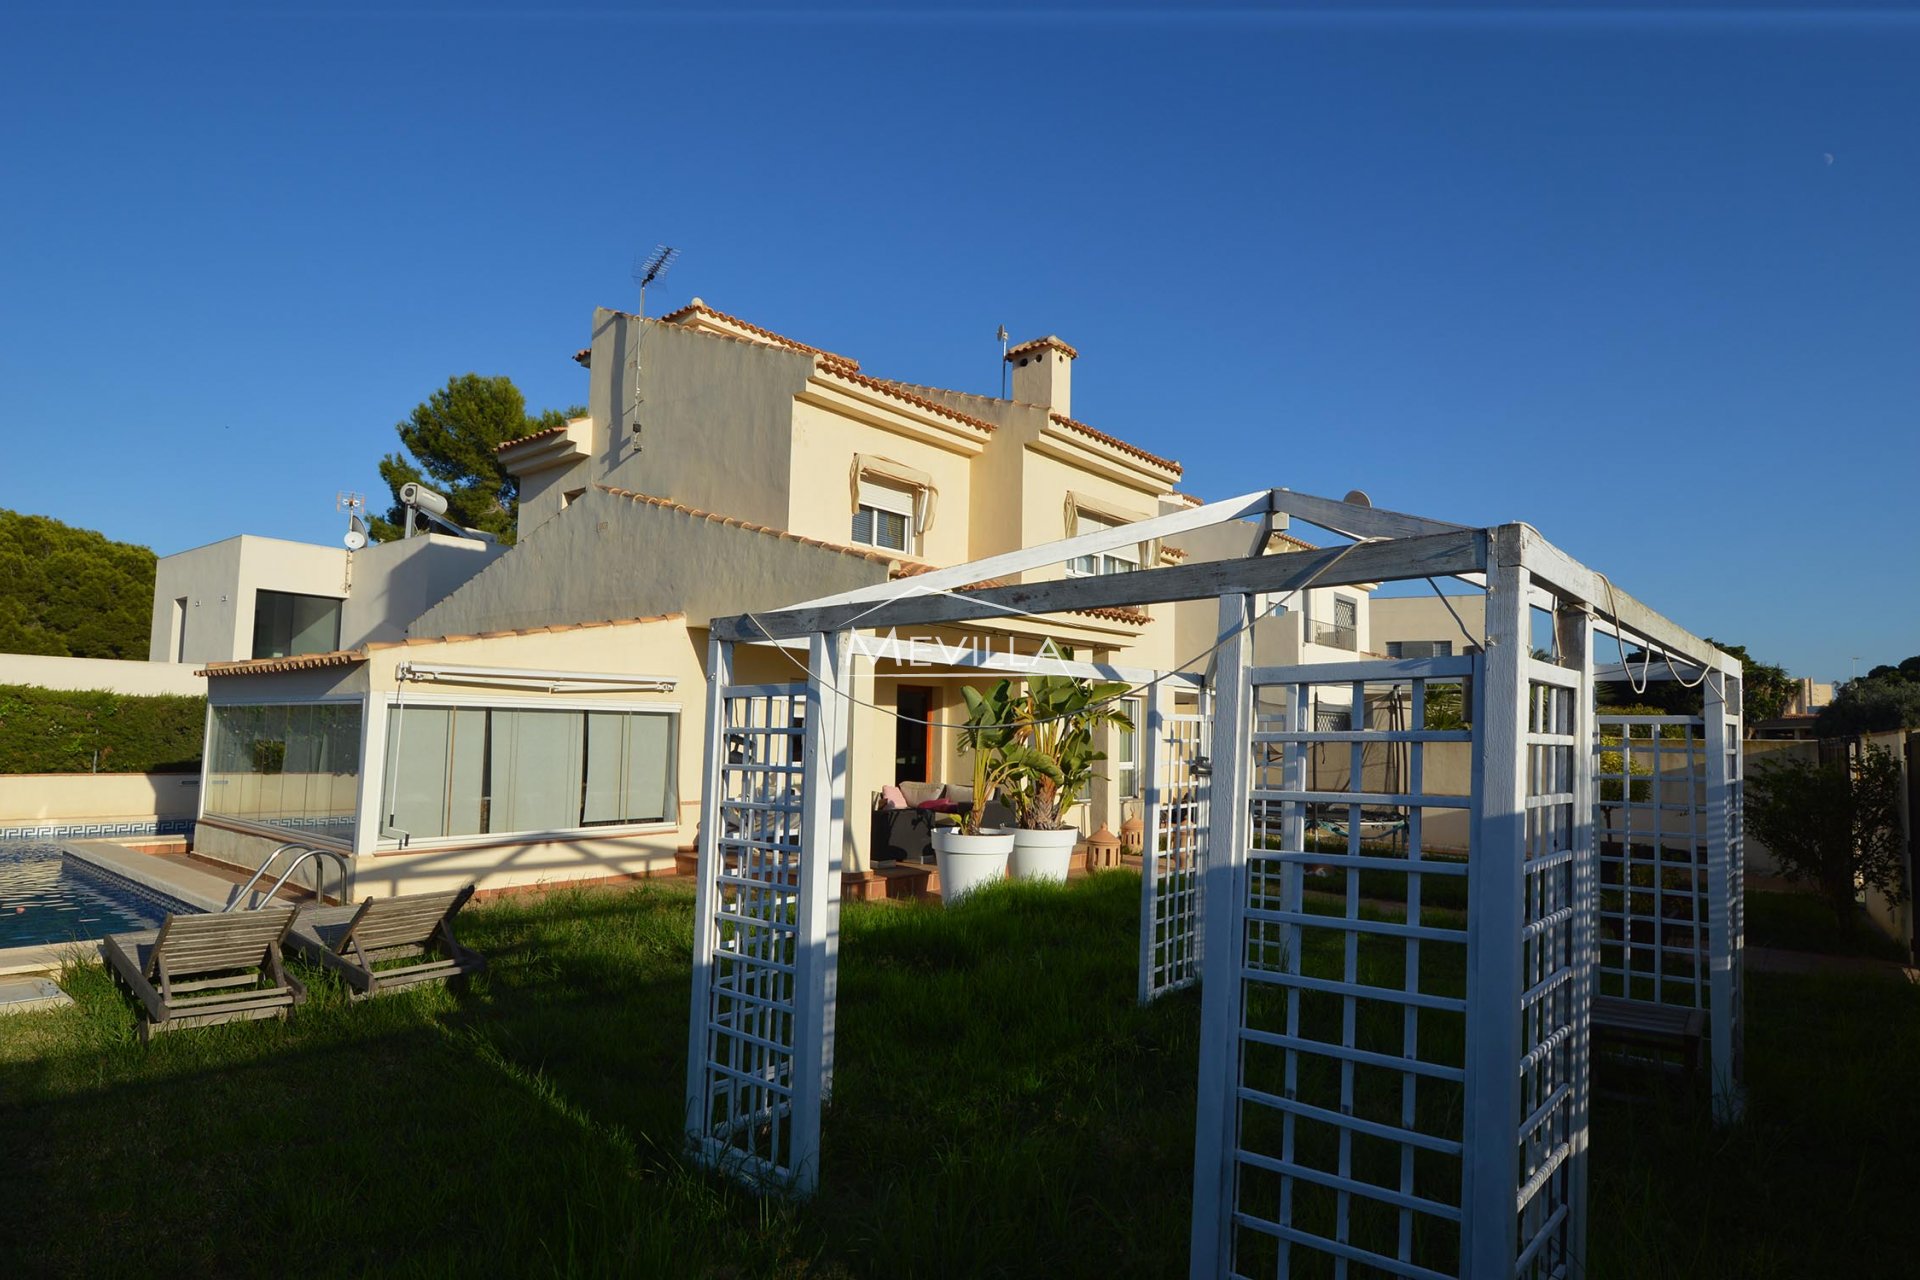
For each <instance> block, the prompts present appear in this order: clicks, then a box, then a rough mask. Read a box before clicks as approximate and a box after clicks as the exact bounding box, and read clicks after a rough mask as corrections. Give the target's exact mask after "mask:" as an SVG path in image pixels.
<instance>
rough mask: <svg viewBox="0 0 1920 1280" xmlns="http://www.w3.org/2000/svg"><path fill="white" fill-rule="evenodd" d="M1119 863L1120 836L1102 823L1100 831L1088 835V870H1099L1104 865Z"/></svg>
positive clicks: (1112, 865)
mask: <svg viewBox="0 0 1920 1280" xmlns="http://www.w3.org/2000/svg"><path fill="white" fill-rule="evenodd" d="M1119 865H1120V838H1119V837H1118V836H1116V835H1114V834H1113V832H1112V831H1111V830H1109V829H1108V828H1107V826H1106V824H1105V823H1102V824H1101V826H1100V829H1099V830H1098V831H1096V832H1094V833H1093V834H1092V835H1090V836H1088V837H1087V870H1089V871H1098V870H1100V869H1101V868H1102V867H1117V866H1119Z"/></svg>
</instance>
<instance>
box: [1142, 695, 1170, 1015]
mask: <svg viewBox="0 0 1920 1280" xmlns="http://www.w3.org/2000/svg"><path fill="white" fill-rule="evenodd" d="M1172 701H1173V695H1172V693H1171V691H1170V690H1169V689H1168V688H1167V684H1166V682H1165V681H1162V682H1160V683H1159V684H1156V685H1154V686H1153V688H1151V689H1149V690H1148V691H1147V697H1146V700H1145V702H1144V704H1143V706H1142V708H1141V709H1142V712H1143V717H1144V719H1145V720H1146V723H1145V724H1143V725H1140V726H1139V733H1138V734H1137V735H1136V736H1135V738H1134V741H1136V742H1138V743H1139V744H1140V761H1139V768H1140V771H1141V778H1142V785H1141V787H1140V794H1141V796H1142V798H1143V803H1142V805H1141V810H1142V812H1141V814H1140V1003H1141V1004H1147V1003H1150V1002H1151V1001H1152V1000H1153V997H1154V969H1155V966H1154V952H1155V949H1156V948H1155V943H1156V942H1157V940H1158V936H1159V932H1160V913H1159V911H1158V909H1157V907H1158V903H1157V899H1158V897H1159V886H1160V870H1161V868H1160V842H1161V838H1162V837H1161V832H1162V829H1163V827H1164V826H1165V824H1166V820H1167V818H1166V814H1167V797H1166V788H1165V786H1164V780H1163V779H1162V777H1161V773H1162V771H1163V769H1164V768H1165V762H1164V760H1163V757H1164V756H1165V754H1166V745H1165V744H1164V743H1162V742H1161V740H1160V739H1161V737H1162V736H1163V735H1164V734H1165V733H1166V731H1167V715H1166V713H1167V710H1168V709H1169V704H1171V702H1172Z"/></svg>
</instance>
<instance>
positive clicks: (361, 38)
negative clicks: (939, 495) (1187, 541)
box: [0, 5, 1920, 678]
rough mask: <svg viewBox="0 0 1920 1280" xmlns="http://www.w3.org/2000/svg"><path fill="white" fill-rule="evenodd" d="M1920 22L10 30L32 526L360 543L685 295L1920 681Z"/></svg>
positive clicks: (413, 20) (1252, 483) (110, 24)
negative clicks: (1007, 346) (1577, 563)
mask: <svg viewBox="0 0 1920 1280" xmlns="http://www.w3.org/2000/svg"><path fill="white" fill-rule="evenodd" d="M1915 65H1920V20H1915V19H1914V18H1912V17H1911V16H1909V15H1906V14H1902V13H1899V12H1892V11H1875V10H1859V11H1853V12H1850V13H1848V14H1846V15H1843V16H1840V17H1817V16H1811V15H1808V14H1805V13H1802V12H1800V11H1795V10H1783V9H1766V10H1762V11H1757V12H1747V13H1742V12H1737V11H1733V10H1727V9H1712V10H1694V11H1691V12H1690V13H1688V14H1685V15H1682V16H1680V17H1673V16H1670V15H1669V16H1662V15H1658V14H1654V13H1652V12H1651V11H1636V10H1620V9H1610V10H1592V9H1581V10H1564V11H1562V16H1556V17H1550V18H1542V17H1538V16H1534V15H1529V14H1521V13H1517V12H1512V11H1503V10H1501V9H1499V8H1487V9H1476V10H1473V11H1470V12H1469V11H1464V10H1458V11H1456V10H1448V9H1443V8H1430V7H1414V8H1402V9H1397V10H1396V9H1385V8H1382V9H1368V10H1364V11H1357V10H1346V11H1343V12H1340V13H1328V12H1324V11H1320V12H1310V11H1297V10H1296V11H1292V12H1276V11H1272V10H1266V9H1258V8H1254V7H1251V6H1213V7H1207V8H1198V7H1195V8H1189V9H1187V10H1185V11H1183V12H1181V13H1179V14H1172V13H1166V12H1159V11H1155V10H1152V9H1150V8H1147V7H1144V6H1119V7H1108V8H1103V9H1098V10H1094V9H1076V8H1070V7H1063V8H1057V9H1051V10H1032V9H1024V8H1019V9H1015V8H1003V9H998V10H994V9H989V8H975V9H969V10H953V11H932V10H921V11H919V13H918V14H917V15H903V14H900V13H890V12H885V11H878V10H876V9H874V8H872V7H839V8H829V9H815V10H810V11H807V12H794V11H789V12H785V13H775V12H771V11H752V10H743V9H739V8H720V9H712V8H708V9H704V10H700V11H689V10H680V11H656V12H652V13H649V14H645V15H640V16H628V15H623V14H620V13H617V12H600V11H596V10H595V9H594V8H593V7H591V6H589V7H578V8H573V9H569V10H566V11H565V12H564V13H562V14H560V15H558V16H550V15H541V14H538V13H535V12H533V11H532V10H531V9H490V8H488V7H486V6H474V5H464V6H459V7H457V8H455V7H440V6H431V5H416V6H410V7H408V8H406V9H404V10H399V11H395V10H383V11H378V12H376V11H375V10H373V9H364V10H356V11H336V12H333V13H329V12H326V11H324V10H321V9H319V8H317V7H316V8H310V9H304V10H301V9H279V10H274V11H272V12H268V13H262V12H258V11H255V10H251V9H242V8H238V7H235V8H232V9H212V8H193V9H188V10H184V11H181V12H178V13H175V14H172V15H166V16H159V15H154V14H151V13H146V12H142V11H139V10H128V11H125V12H118V11H114V10H112V9H110V8H109V9H98V8H90V9H88V10H86V11H84V12H82V13H80V14H78V15H70V14H65V13H58V12H54V11H52V9H51V7H48V8H47V9H46V10H43V11H41V12H37V13H27V14H21V13H19V12H13V13H11V14H9V15H8V16H5V17H0V157H3V158H4V160H3V165H4V168H3V171H4V173H5V177H6V181H5V184H4V189H5V192H6V198H5V199H4V200H0V244H4V245H5V254H4V258H0V262H4V276H3V277H0V280H3V281H4V287H0V434H3V435H4V438H5V440H6V443H7V448H6V465H5V467H4V469H0V505H4V506H9V507H13V508H16V509H20V510H26V511H33V512H41V513H45V514H48V515H53V516H56V517H58V518H60V519H63V520H67V521H69V522H72V523H75V524H79V525H84V526H89V527H94V528H98V529H101V530H103V531H105V532H106V533H108V534H109V535H111V536H113V537H116V538H125V539H131V540H134V541H139V542H143V543H147V544H149V545H151V546H153V547H155V548H156V549H158V550H159V551H161V552H162V553H166V552H171V551H177V550H181V549H183V548H186V547H190V546H194V545H198V544H200V543H204V542H208V541H212V540H214V539H217V538H220V537H224V536H228V535H230V534H233V533H238V532H252V533H261V534H270V535H276V536H282V537H294V538H303V539H311V540H320V541H332V540H334V539H335V538H337V537H338V535H339V532H340V530H341V527H342V522H341V518H340V517H339V516H338V515H336V514H335V512H334V511H333V497H334V493H335V491H336V490H340V489H357V490H362V491H367V492H369V493H370V494H371V495H372V496H373V498H374V500H375V501H376V503H377V502H378V501H379V500H380V498H381V497H382V495H381V493H380V492H379V490H380V485H379V480H378V477H377V475H376V474H375V472H374V464H375V462H376V461H377V460H378V458H379V456H380V455H381V454H382V453H383V452H385V451H388V450H390V449H393V448H394V447H396V440H395V437H394V432H393V426H394V423H395V422H396V421H397V420H399V419H400V418H401V417H402V416H404V415H405V414H406V412H407V411H408V410H409V409H410V408H411V407H412V406H413V405H414V404H415V403H416V402H418V401H419V400H421V399H422V398H424V397H425V396H426V395H427V393H429V392H430V391H432V390H433V389H434V388H435V387H437V386H439V385H441V384H442V383H444V382H445V380H446V378H447V377H448V376H449V375H451V374H455V373H461V372H465V371H468V370H476V371H479V372H482V373H489V374H492V373H504V374H508V375H510V376H511V377H512V378H513V379H514V380H515V381H516V382H517V383H518V384H519V385H520V386H521V388H522V389H523V390H525V391H526V393H527V397H528V400H529V402H530V403H531V404H532V405H533V406H535V407H545V406H563V405H566V404H569V403H575V402H579V401H583V400H584V399H585V396H586V377H585V374H584V372H583V371H581V370H580V369H579V368H577V367H576V366H575V365H574V364H573V363H572V362H571V360H570V359H569V356H570V355H571V353H572V352H573V351H574V350H575V349H576V348H578V347H580V346H582V345H585V343H586V341H587V334H588V322H589V318H590V314H591V310H592V308H593V307H594V306H595V305H612V306H621V307H631V306H632V305H633V302H634V297H633V289H632V285H631V283H630V281H629V278H628V277H629V273H630V271H631V268H632V264H633V260H634V256H635V254H636V252H638V251H642V250H645V249H647V248H650V247H651V246H652V245H653V244H655V243H656V242H659V241H666V242H669V243H672V244H676V245H678V246H680V248H681V250H682V254H683V256H682V258H681V261H680V263H679V264H678V265H677V266H676V267H675V269H674V270H673V272H672V274H671V276H670V277H669V278H668V280H667V282H666V285H665V287H664V288H663V289H660V290H658V291H657V292H656V293H655V294H654V295H653V300H654V309H655V310H656V311H658V310H660V309H663V308H664V307H665V306H667V305H672V304H676V303H678V302H682V301H684V300H685V299H686V298H688V297H690V296H692V295H695V294H698V295H700V296H702V297H704V298H705V299H706V300H707V301H708V302H709V303H711V304H713V305H715V306H717V307H720V308H721V309H723V310H727V311H731V312H734V313H735V314H738V315H741V316H744V317H746V318H748V319H750V320H753V321H756V322H758V323H761V324H764V325H766V326H768V327H770V328H773V329H776V330H779V331H781V332H784V333H788V334H791V335H792V336H795V337H798V338H801V339H803V340H805V341H808V342H812V343H815V344H818V345H821V346H825V347H828V348H830V349H833V350H836V351H841V352H845V353H847V354H850V355H855V356H857V357H859V358H860V360H861V361H862V362H863V365H864V366H865V367H866V368H867V369H868V370H870V371H872V372H875V373H877V374H880V375H883V376H889V377H899V378H904V379H908V380H911V381H917V382H927V383H935V384H942V385H948V386H955V387H961V388H965V389H972V390H980V391H993V390H996V389H997V380H998V373H997V369H998V354H999V353H998V346H997V344H996V343H995V342H994V340H993V333H994V329H995V326H996V325H999V324H1002V323H1004V324H1005V325H1006V326H1007V328H1008V329H1010V330H1011V331H1012V332H1013V334H1014V336H1015V338H1016V339H1018V338H1023V337H1029V336H1037V335H1040V334H1044V333H1050V332H1053V333H1059V334H1060V335H1062V336H1063V337H1065V338H1066V339H1067V340H1068V341H1070V342H1072V343H1074V344H1075V345H1076V346H1077V347H1079V349H1080V351H1081V358H1080V361H1079V362H1078V364H1077V366H1076V370H1075V373H1076V377H1075V387H1074V407H1075V414H1076V416H1078V417H1081V418H1085V419H1087V420H1088V421H1090V422H1092V423H1094V424H1095V425H1097V426H1100V427H1101V428H1103V429H1105V430H1108V431H1110V432H1112V433H1114V434H1117V435H1120V436H1122V437H1124V438H1126V439H1128V440H1132V441H1134V442H1136V443H1138V444H1140V445H1142V446H1144V447H1146V448H1149V449H1153V450H1156V451H1159V452H1162V453H1169V454H1172V455H1174V456H1176V457H1178V458H1180V459H1181V460H1182V461H1184V462H1185V464H1186V466H1187V481H1188V483H1187V487H1188V488H1189V489H1191V490H1192V491H1194V492H1196V493H1199V494H1201V495H1203V496H1206V497H1221V496H1226V495H1228V494H1230V493H1236V492H1242V491H1245V490H1247V489H1250V488H1255V487H1258V486H1260V485H1264V484H1283V485H1287V486H1290V487H1293V488H1296V489H1302V490H1306V491H1310V492H1318V493H1328V494H1334V495H1338V494H1341V493H1344V492H1345V491H1346V490H1347V489H1349V488H1352V487H1355V486H1359V487H1363V488H1365V489H1367V490H1368V491H1369V492H1371V493H1372V495H1373V497H1374V499H1375V501H1376V502H1378V503H1380V504H1381V505H1384V506H1392V507H1398V508H1401V509H1405V510H1413V511H1418V512H1422V513H1425V514H1431V515H1435V516H1440V517H1443V518H1448V519H1453V520H1458V521H1461V522H1466V523H1495V522H1499V521H1504V520H1512V519H1523V520H1526V521H1528V522H1530V523H1532V524H1534V525H1536V526H1537V527H1539V528H1540V529H1541V530H1542V531H1543V532H1544V533H1545V534H1546V535H1547V536H1548V537H1550V538H1552V539H1553V540H1555V541H1556V542H1559V543H1560V544H1561V545H1562V546H1564V547H1565V548H1567V549H1568V550H1569V551H1571V552H1572V553H1574V554H1575V555H1577V556H1579V557H1581V558H1582V559H1585V560H1587V561H1588V562H1589V563H1591V564H1593V565H1595V566H1596V567H1598V568H1601V569H1604V570H1605V571H1607V572H1608V573H1609V574H1611V575H1612V576H1613V577H1614V578H1615V579H1616V580H1617V581H1618V582H1620V583H1621V584H1622V585H1623V586H1625V587H1627V588H1628V589H1629V590H1632V591H1633V592H1635V593H1636V594H1637V595H1639V596H1641V598H1643V599H1645V600H1647V601H1648V602H1649V603H1652V604H1654V605H1655V606H1656V607H1659V608H1661V609H1663V610H1665V611H1666V612H1668V613H1669V614H1670V615H1672V616H1673V617H1674V618H1675V619H1676V620H1678V621H1680V622H1681V623H1683V624H1684V625H1687V626H1689V627H1691V628H1693V629H1694V630H1696V631H1701V632H1705V633H1709V634H1713V635H1716V636H1718V637H1720V638H1722V639H1723V640H1732V641H1737V642H1744V643H1745V644H1747V645H1748V647H1749V648H1750V649H1752V650H1753V651H1754V652H1755V653H1756V654H1758V655H1759V656H1762V657H1766V658H1770V659H1772V660H1775V661H1780V662H1783V663H1785V664H1787V665H1789V666H1790V667H1792V668H1793V669H1794V670H1795V671H1796V672H1799V673H1804V674H1810V675H1815V676H1820V677H1827V678H1831V677H1835V676H1839V677H1844V676H1846V675H1847V673H1848V670H1849V667H1850V659H1851V658H1852V657H1853V656H1854V655H1859V656H1861V657H1862V659H1863V662H1862V664H1861V665H1862V669H1863V670H1864V669H1865V667H1866V666H1867V665H1870V664H1871V663H1873V662H1878V661H1892V660H1897V659H1899V658H1901V657H1904V656H1906V655H1907V654H1910V653H1913V652H1915V651H1916V650H1920V591H1916V577H1917V576H1920V575H1916V572H1915V565H1916V563H1920V520H1916V518H1915V504H1914V501H1913V495H1914V492H1915V485H1916V480H1917V479H1920V443H1916V439H1915V430H1914V428H1915V416H1916V409H1917V408H1920V234H1916V232H1917V231H1920V129H1916V127H1915V126H1916V124H1920V77H1916V76H1914V75H1913V74H1912V68H1913V67H1914V66H1915Z"/></svg>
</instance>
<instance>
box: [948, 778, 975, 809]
mask: <svg viewBox="0 0 1920 1280" xmlns="http://www.w3.org/2000/svg"><path fill="white" fill-rule="evenodd" d="M947 799H949V800H951V801H953V802H954V804H956V805H962V804H967V805H970V804H972V803H973V788H972V787H966V786H961V785H959V784H957V783H956V784H955V785H953V786H950V787H948V788H947Z"/></svg>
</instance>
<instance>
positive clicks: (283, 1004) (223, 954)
mask: <svg viewBox="0 0 1920 1280" xmlns="http://www.w3.org/2000/svg"><path fill="white" fill-rule="evenodd" d="M298 910H299V908H298V907H295V906H291V905H289V906H269V907H263V908H261V909H260V910H258V911H240V912H231V913H222V914H213V915H202V914H193V915H169V916H168V917H167V918H166V919H165V920H164V921H162V922H161V925H160V927H159V928H158V929H148V930H143V931H140V932H136V933H118V934H114V935H112V936H111V937H108V938H105V939H103V940H102V941H101V943H100V953H101V955H102V956H103V957H104V958H105V960H106V962H107V967H108V969H110V970H111V971H112V972H113V975H114V976H115V977H116V978H117V979H118V980H119V981H120V983H121V985H122V986H124V987H125V988H126V989H127V990H128V991H129V992H131V993H132V995H133V997H134V999H136V1000H137V1001H139V1004H140V1039H141V1042H142V1043H146V1042H148V1041H150V1040H152V1039H153V1037H154V1036H156V1035H158V1034H159V1033H160V1032H162V1031H172V1030H176V1029H178V1028H180V1027H197V1026H211V1025H213V1024H215V1023H220V1022H236V1021H244V1020H247V1019H251V1018H284V1017H286V1016H287V1013H288V1011H289V1010H291V1009H292V1008H293V1006H294V1005H296V1004H299V1003H300V1002H301V1001H303V1000H305V999H306V998H307V989H306V988H305V987H304V986H302V985H301V984H300V981H299V979H297V978H294V977H292V976H290V975H289V974H288V973H287V972H286V969H285V967H284V965H283V963H282V958H281V952H280V946H281V943H282V942H284V941H285V939H286V936H287V931H288V930H289V929H291V928H292V927H293V922H294V917H295V915H296V914H297V913H298ZM188 993H198V994H188Z"/></svg>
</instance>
